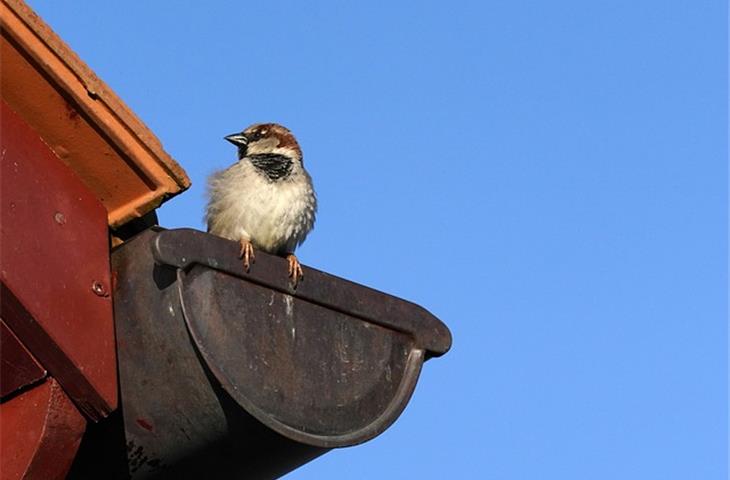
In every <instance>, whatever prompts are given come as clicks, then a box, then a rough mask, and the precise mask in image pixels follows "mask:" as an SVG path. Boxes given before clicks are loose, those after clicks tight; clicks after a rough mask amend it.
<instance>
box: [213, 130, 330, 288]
mask: <svg viewBox="0 0 730 480" xmlns="http://www.w3.org/2000/svg"><path fill="white" fill-rule="evenodd" d="M225 139H226V140H228V141H229V142H231V143H232V144H233V145H235V146H237V147H238V162H236V163H235V164H233V165H232V166H230V167H229V168H227V169H225V170H222V171H220V172H216V173H214V174H212V175H211V176H210V178H209V179H208V195H209V200H208V206H207V208H206V214H205V219H206V222H207V224H208V232H210V233H212V234H214V235H218V236H221V237H224V238H228V239H230V240H235V241H238V242H240V244H241V258H243V266H244V268H245V269H246V271H248V270H249V268H250V266H251V263H252V262H253V261H254V259H255V256H254V248H258V249H261V250H263V251H265V252H268V253H273V254H275V255H280V256H286V258H287V260H288V261H289V277H291V279H292V283H293V284H294V287H295V288H296V286H297V284H298V283H299V280H300V279H301V278H302V277H303V275H304V274H303V272H302V267H301V265H300V264H299V260H298V259H297V257H296V256H295V255H294V249H295V248H296V247H297V246H298V245H300V244H301V243H302V242H303V241H304V239H305V238H306V237H307V234H308V233H309V231H310V230H312V227H313V226H314V216H315V213H316V211H317V198H316V196H315V193H314V187H313V186H312V179H311V177H310V176H309V174H308V173H307V171H306V170H305V169H304V165H303V163H302V150H301V149H300V148H299V144H298V143H297V140H296V139H295V138H294V135H292V133H291V132H290V131H289V130H288V129H286V128H284V127H282V126H281V125H278V124H276V123H262V124H256V125H252V126H250V127H248V128H247V129H246V130H244V131H243V132H241V133H234V134H232V135H228V136H227V137H225Z"/></svg>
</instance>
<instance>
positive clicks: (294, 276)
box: [286, 253, 304, 288]
mask: <svg viewBox="0 0 730 480" xmlns="http://www.w3.org/2000/svg"><path fill="white" fill-rule="evenodd" d="M286 259H287V261H288V262H289V278H291V281H292V284H293V285H294V288H297V285H298V284H299V281H300V280H301V279H302V278H304V272H303V271H302V266H301V264H300V263H299V259H297V257H296V255H294V254H293V253H290V254H289V255H287V256H286Z"/></svg>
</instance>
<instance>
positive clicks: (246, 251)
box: [239, 240, 256, 272]
mask: <svg viewBox="0 0 730 480" xmlns="http://www.w3.org/2000/svg"><path fill="white" fill-rule="evenodd" d="M239 256H240V257H241V258H243V268H244V269H246V271H247V272H248V271H249V270H250V269H251V264H252V263H254V262H255V261H256V255H255V254H254V253H253V244H252V243H251V242H249V241H248V240H241V253H240V254H239Z"/></svg>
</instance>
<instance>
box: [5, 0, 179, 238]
mask: <svg viewBox="0 0 730 480" xmlns="http://www.w3.org/2000/svg"><path fill="white" fill-rule="evenodd" d="M2 5H5V6H6V7H7V9H8V10H5V9H2V10H3V11H2V27H3V29H4V30H6V31H7V32H8V33H10V34H11V35H12V37H13V38H14V39H15V40H16V41H17V42H18V43H19V44H20V45H22V47H23V48H24V49H25V50H26V52H27V53H28V54H29V55H30V56H31V57H32V58H33V59H34V60H35V61H36V62H37V63H38V65H40V66H41V67H42V68H43V69H44V73H46V74H47V75H48V76H49V77H50V78H52V79H53V80H54V81H55V82H57V83H58V85H59V86H60V87H61V88H63V89H64V92H65V93H67V94H69V95H71V96H72V97H73V98H74V100H75V101H76V102H78V104H79V105H80V106H81V107H82V108H83V109H84V111H85V113H86V114H88V115H89V117H90V118H92V119H93V120H94V122H95V124H96V125H97V126H98V127H99V128H100V129H101V130H102V131H103V132H104V134H105V135H106V136H107V137H108V138H109V139H110V140H111V141H112V142H114V144H115V145H116V146H117V148H119V150H120V151H122V152H125V153H126V154H127V155H128V156H129V158H130V159H131V160H132V161H133V162H134V163H135V165H137V166H138V167H139V168H140V169H141V170H142V171H144V172H145V173H147V174H149V176H150V178H152V179H154V180H155V182H156V184H157V188H156V189H155V191H154V192H152V193H151V194H150V195H148V196H147V198H146V199H145V200H144V202H143V203H142V204H141V205H134V206H132V208H130V209H128V210H127V211H125V212H119V213H117V214H112V212H110V216H109V224H110V226H112V227H116V226H120V225H122V224H124V223H126V222H127V221H129V220H131V219H133V218H136V217H138V216H140V215H143V214H144V213H147V212H148V211H151V210H153V209H154V208H156V207H157V206H159V204H160V203H162V202H164V201H165V200H167V199H168V198H170V197H172V196H174V195H176V194H178V193H180V192H182V191H184V190H186V189H187V188H189V187H190V179H189V178H188V176H187V174H186V173H185V170H183V168H182V167H181V166H180V165H179V164H178V163H177V162H176V161H175V160H174V159H173V158H172V157H171V156H170V155H169V154H168V153H167V152H165V150H164V149H163V148H162V144H161V143H160V141H159V139H158V138H157V137H156V136H155V135H154V134H153V133H152V132H151V131H150V130H149V129H148V128H147V127H146V126H145V125H144V123H143V122H142V121H141V120H140V119H139V118H138V117H137V116H136V115H135V114H134V113H132V111H131V110H130V109H129V108H128V107H127V106H126V105H125V104H124V103H123V102H122V100H121V99H120V98H119V97H118V96H117V95H116V94H115V93H114V92H113V91H112V90H111V89H110V88H109V87H108V86H107V85H106V84H105V83H104V82H103V81H102V80H101V79H99V78H98V77H97V76H96V75H95V74H94V72H93V71H92V70H91V69H90V68H89V67H88V66H87V65H86V64H85V63H84V62H83V61H82V60H81V59H80V58H79V57H78V55H76V54H75V53H74V52H73V50H71V49H70V48H69V47H68V45H66V43H65V42H64V41H63V40H62V39H61V38H60V37H59V36H58V35H57V34H56V33H55V32H53V30H52V29H51V28H50V27H49V26H48V25H47V24H46V23H45V22H43V20H42V19H41V18H40V17H39V16H38V15H37V14H36V13H35V12H34V11H33V10H32V9H31V8H30V7H29V6H28V5H26V4H25V3H24V2H23V1H22V0H2ZM22 30H25V31H22ZM29 34H30V36H29ZM73 82H77V85H73V84H72V83H73ZM82 92H83V94H82Z"/></svg>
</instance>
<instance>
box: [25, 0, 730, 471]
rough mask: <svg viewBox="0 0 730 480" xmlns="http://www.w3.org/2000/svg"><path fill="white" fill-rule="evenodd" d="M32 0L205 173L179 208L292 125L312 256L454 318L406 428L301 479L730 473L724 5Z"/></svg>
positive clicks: (181, 214) (186, 222) (175, 219)
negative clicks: (249, 149) (264, 130)
mask: <svg viewBox="0 0 730 480" xmlns="http://www.w3.org/2000/svg"><path fill="white" fill-rule="evenodd" d="M30 3H31V4H32V5H33V7H34V8H35V9H36V10H37V12H38V13H39V14H41V15H42V16H43V17H44V18H45V20H46V21H47V22H48V23H49V24H50V25H51V26H52V27H53V28H54V29H55V30H56V31H57V32H58V33H59V34H60V35H61V36H62V37H63V38H64V39H65V40H66V41H67V42H68V43H69V44H70V45H71V46H72V47H73V48H74V49H75V50H76V51H77V52H78V53H79V54H80V56H81V57H82V58H83V59H84V60H85V61H86V62H87V63H88V64H89V65H90V66H91V67H92V68H93V69H94V70H95V71H96V72H97V73H98V74H99V75H100V76H101V77H102V78H103V79H104V80H105V81H106V82H107V83H109V85H111V87H112V88H113V89H114V90H115V91H116V92H117V93H118V94H119V95H120V96H121V97H122V99H124V100H125V101H126V102H127V103H128V104H129V105H130V106H131V107H132V109H133V110H135V111H136V112H137V114H138V115H139V116H140V117H141V118H142V119H143V120H144V121H145V122H146V123H147V125H148V126H149V127H150V128H151V129H152V130H153V131H154V132H155V133H156V134H157V135H158V136H159V137H160V139H161V140H162V142H163V144H164V146H165V148H166V149H167V150H168V151H169V152H170V153H171V154H172V155H173V157H174V158H176V159H177V161H178V162H179V163H180V164H182V165H183V167H184V168H185V169H186V170H187V171H188V173H189V174H190V176H191V178H192V180H193V187H192V189H191V190H190V191H188V192H187V193H185V194H183V195H182V196H180V197H177V198H175V199H173V200H172V201H170V202H169V203H168V204H166V205H165V206H164V207H163V208H162V209H161V211H160V219H161V223H162V225H164V226H166V227H179V226H192V227H197V228H202V214H203V205H204V185H205V178H206V176H207V175H208V174H210V173H211V172H212V171H214V170H215V169H219V168H223V167H225V166H227V165H228V164H230V163H231V162H232V161H233V160H234V158H235V151H234V149H233V148H232V147H231V146H230V145H229V144H227V143H226V142H224V141H223V140H222V137H223V135H225V134H228V133H232V132H234V131H238V130H241V129H242V128H243V127H245V126H247V125H248V124H250V123H253V122H259V121H277V122H281V123H283V124H285V125H287V126H289V127H290V128H291V129H292V130H293V131H294V133H295V134H296V135H297V136H298V138H299V139H300V142H301V144H302V146H303V149H304V154H305V161H306V166H307V167H308V168H309V170H310V172H311V174H312V176H313V177H314V180H315V183H316V188H317V192H318V194H319V200H320V210H319V219H318V221H317V225H316V228H315V230H314V232H313V233H312V234H311V235H310V237H309V239H308V240H307V242H306V243H305V245H304V246H303V247H302V248H301V250H300V258H301V259H302V261H303V262H304V263H306V264H308V265H312V266H314V267H316V268H319V269H322V270H325V271H329V272H332V273H334V274H336V275H340V276H343V277H346V278H349V279H352V280H354V281H357V282H361V283H364V284H366V285H370V286H373V287H376V288H378V289H381V290H384V291H387V292H391V293H393V294H396V295H399V296H402V297H404V298H407V299H409V300H412V301H415V302H417V303H420V304H422V305H424V306H425V307H426V308H428V309H429V310H431V311H432V312H433V313H434V314H436V315H437V316H439V317H440V318H441V319H442V320H443V321H444V322H446V323H447V324H448V325H449V327H450V328H451V330H452V332H453V334H454V347H453V349H452V351H451V352H449V353H448V354H447V355H446V356H445V357H443V358H440V359H437V360H434V361H432V362H429V363H428V364H427V365H426V368H424V371H423V375H422V377H421V380H420V384H419V386H418V388H417V390H416V392H415V395H414V397H413V399H412V401H411V403H410V405H409V407H408V408H407V409H406V411H405V412H404V414H403V415H402V417H401V418H400V419H399V420H398V421H397V422H396V424H395V425H394V426H393V427H392V428H391V429H390V430H388V431H387V432H386V433H384V434H383V435H382V436H380V437H378V438H376V439H375V440H373V441H371V442H370V443H368V444H365V445H362V446H360V447H356V448H351V449H345V450H339V451H334V452H331V453H329V454H327V455H325V456H324V457H322V458H320V459H318V460H316V461H314V462H312V463H310V464H309V465H307V466H305V467H303V468H301V469H299V470H297V471H295V472H294V473H292V474H291V475H290V477H289V478H292V479H322V478H325V479H339V478H343V479H372V478H388V479H390V478H394V479H395V478H419V479H443V478H465V479H471V478H475V479H499V480H502V479H505V480H512V479H543V478H547V479H560V480H566V479H581V480H582V479H611V480H613V479H641V480H647V479H683V480H684V479H725V478H726V477H727V468H728V467H727V453H728V452H727V447H728V442H727V430H728V428H727V427H728V414H727V405H728V389H727V374H728V367H727V365H728V360H727V339H728V328H727V287H728V283H727V280H728V276H727V266H728V254H727V227H728V224H727V213H728V211H727V200H728V198H727V182H728V168H727V154H728V150H727V100H728V98H727V81H728V76H727V54H728V51H727V18H728V15H727V13H728V12H727V7H726V3H725V2H723V1H699V0H698V1H674V0H662V1H658V0H657V1H640V0H638V1H637V0H631V1H629V0H617V1H610V2H609V1H593V2H585V1H566V0H557V1H549V2H548V1H542V2H540V1H519V0H517V1H515V0H509V1H508V0H501V1H466V2H455V3H452V4H449V3H448V2H443V1H441V2H426V1H424V2H415V1H414V2H399V3H397V4H396V2H349V4H347V5H345V4H344V2H319V1H307V2H304V1H302V2H294V1H290V2H233V1H231V2H192V1H187V2H183V1H176V2H172V1H166V2H162V1H158V2H97V1H93V2H92V1H85V2H82V1H75V2H58V1H40V0H33V1H31V2H30Z"/></svg>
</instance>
